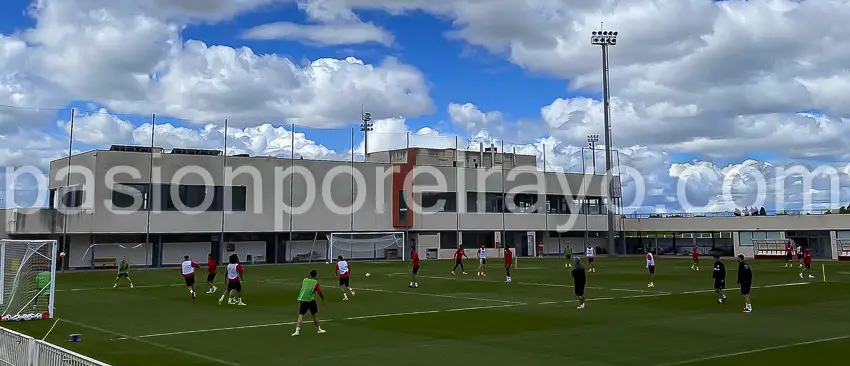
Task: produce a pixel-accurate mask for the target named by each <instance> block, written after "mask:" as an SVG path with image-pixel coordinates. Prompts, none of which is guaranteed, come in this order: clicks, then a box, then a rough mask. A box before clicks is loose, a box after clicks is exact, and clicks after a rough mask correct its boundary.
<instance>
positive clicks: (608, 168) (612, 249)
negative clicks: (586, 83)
mask: <svg viewBox="0 0 850 366" xmlns="http://www.w3.org/2000/svg"><path fill="white" fill-rule="evenodd" d="M602 83H603V84H604V85H603V88H602V98H603V99H604V100H605V102H604V108H605V110H604V111H603V112H604V114H603V118H604V121H605V184H606V185H607V186H608V207H607V209H608V212H607V214H608V255H609V256H615V255H616V253H617V249H616V245H617V244H616V241H615V240H614V235H615V230H614V210H613V207H614V204H613V203H614V202H613V200H614V180H613V179H612V175H611V173H612V170H613V168H614V164H613V163H612V157H611V104H610V102H611V99H610V98H611V92H610V90H609V87H608V45H607V44H603V45H602ZM594 163H595V161H594Z"/></svg>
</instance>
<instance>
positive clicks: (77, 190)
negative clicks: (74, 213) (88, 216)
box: [62, 187, 83, 208]
mask: <svg viewBox="0 0 850 366" xmlns="http://www.w3.org/2000/svg"><path fill="white" fill-rule="evenodd" d="M82 205H83V188H82V187H68V189H67V190H65V192H64V193H63V194H62V206H65V207H66V208H79V207H80V206H82Z"/></svg>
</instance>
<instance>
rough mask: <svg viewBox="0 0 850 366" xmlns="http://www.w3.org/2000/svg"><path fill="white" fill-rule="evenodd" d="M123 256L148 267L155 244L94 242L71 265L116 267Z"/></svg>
mask: <svg viewBox="0 0 850 366" xmlns="http://www.w3.org/2000/svg"><path fill="white" fill-rule="evenodd" d="M72 254H73V253H72ZM204 257H206V254H204ZM121 258H126V259H127V262H128V263H129V264H130V266H132V267H144V268H148V267H150V266H151V265H152V264H153V246H152V245H148V244H147V243H98V244H92V245H90V246H89V247H88V248H86V250H85V251H84V252H83V253H82V255H80V256H79V257H77V256H76V255H73V256H72V257H71V258H70V261H69V265H70V267H72V268H91V269H98V268H116V267H117V266H118V263H119V262H121Z"/></svg>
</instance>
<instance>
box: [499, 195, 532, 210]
mask: <svg viewBox="0 0 850 366" xmlns="http://www.w3.org/2000/svg"><path fill="white" fill-rule="evenodd" d="M506 201H508V202H511V201H512V203H513V207H511V206H508V207H506V208H507V210H506V211H505V212H511V213H537V211H538V209H537V195H536V194H531V193H518V194H515V195H513V196H507V200H506Z"/></svg>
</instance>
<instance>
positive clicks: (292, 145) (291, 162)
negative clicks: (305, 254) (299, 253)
mask: <svg viewBox="0 0 850 366" xmlns="http://www.w3.org/2000/svg"><path fill="white" fill-rule="evenodd" d="M289 134H290V139H289V144H290V146H289V167H290V168H291V169H290V172H289V212H288V214H289V239H288V240H289V241H288V242H287V247H288V246H290V245H291V243H292V232H293V230H292V226H294V225H295V219H294V215H293V214H292V206H294V205H295V203H294V202H293V200H295V196H294V195H293V191H294V190H295V124H294V123H293V124H292V129H291V130H290V131H289ZM316 235H318V234H316ZM315 243H316V240H315V239H313V244H314V245H315ZM289 260H290V261H291V260H292V258H289ZM327 260H331V259H330V258H327ZM312 261H313V251H312V249H311V250H310V262H312Z"/></svg>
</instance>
